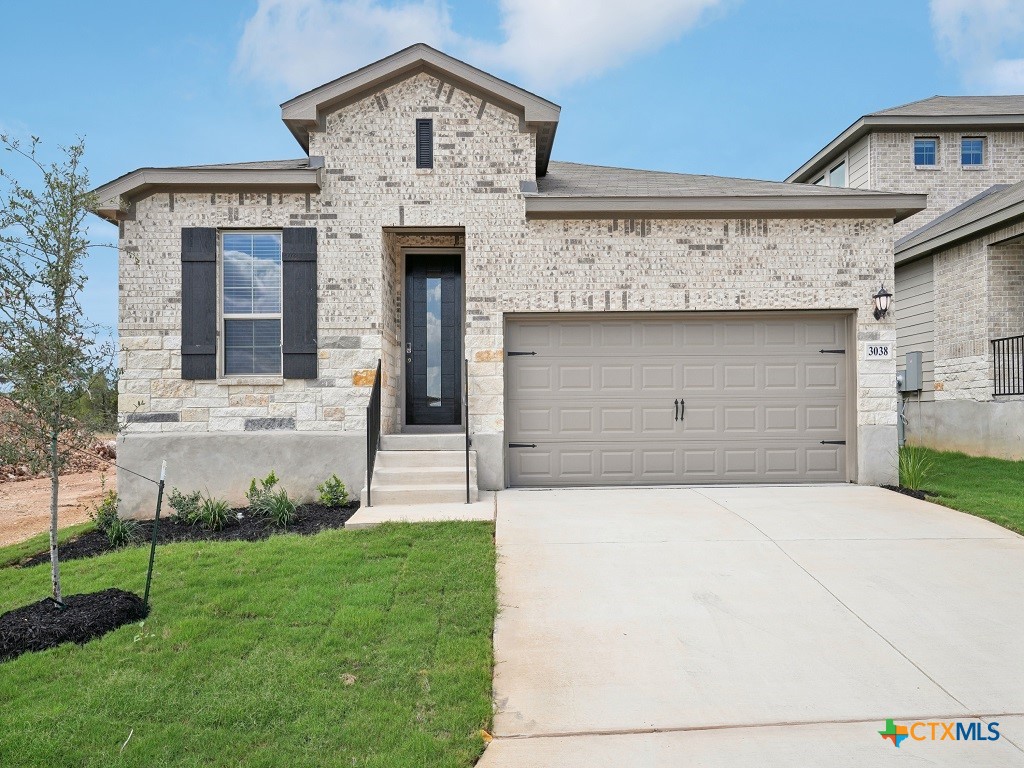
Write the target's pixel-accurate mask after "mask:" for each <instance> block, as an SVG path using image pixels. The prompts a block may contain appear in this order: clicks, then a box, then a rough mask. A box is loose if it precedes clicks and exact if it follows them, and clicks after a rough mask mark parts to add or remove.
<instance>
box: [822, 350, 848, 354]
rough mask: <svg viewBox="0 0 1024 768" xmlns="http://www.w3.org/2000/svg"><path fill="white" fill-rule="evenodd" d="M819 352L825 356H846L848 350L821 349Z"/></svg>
mask: <svg viewBox="0 0 1024 768" xmlns="http://www.w3.org/2000/svg"><path fill="white" fill-rule="evenodd" d="M818 352H820V353H821V354H823V355H845V354H846V350H845V349H819V350H818Z"/></svg>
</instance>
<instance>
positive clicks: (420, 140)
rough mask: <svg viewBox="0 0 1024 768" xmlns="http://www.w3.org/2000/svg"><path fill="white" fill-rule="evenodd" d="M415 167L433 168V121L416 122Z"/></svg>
mask: <svg viewBox="0 0 1024 768" xmlns="http://www.w3.org/2000/svg"><path fill="white" fill-rule="evenodd" d="M416 167H417V168H433V167H434V121H433V120H429V119H427V120H417V121H416Z"/></svg>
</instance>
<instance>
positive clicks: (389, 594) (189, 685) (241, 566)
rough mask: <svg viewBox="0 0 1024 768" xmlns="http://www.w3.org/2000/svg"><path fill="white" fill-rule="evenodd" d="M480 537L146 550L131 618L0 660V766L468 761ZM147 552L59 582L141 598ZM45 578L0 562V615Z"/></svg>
mask: <svg viewBox="0 0 1024 768" xmlns="http://www.w3.org/2000/svg"><path fill="white" fill-rule="evenodd" d="M493 533H494V531H493V526H492V525H491V524H488V523H435V524H420V525H386V526H381V527H378V528H372V529H368V530H357V531H346V530H337V531H328V532H324V533H321V534H319V535H317V536H312V537H305V536H291V535H284V536H273V537H271V538H270V539H268V540H266V541H262V542H258V543H235V542H218V543H212V542H195V543H188V544H173V545H167V546H162V547H160V548H159V549H158V550H157V568H156V574H155V576H154V584H153V612H152V613H151V615H150V617H149V619H148V620H147V621H146V623H145V626H144V627H140V625H139V624H132V625H129V626H126V627H122V628H121V629H119V630H117V631H115V632H112V633H110V634H108V635H106V636H104V637H102V638H99V639H97V640H94V641H93V642H91V643H88V644H87V645H85V646H75V645H65V646H61V647H59V648H55V649H52V650H50V651H46V652H44V653H35V654H25V655H23V656H21V657H19V658H17V659H15V660H13V661H11V662H7V663H4V664H0V702H2V706H0V764H3V765H15V764H16V765H19V766H48V767H51V766H52V767H56V766H154V765H159V766H165V765H168V766H170V765H174V766H247V767H248V766H283V765H287V766H290V767H291V766H317V767H318V768H319V767H320V766H345V768H353V766H356V767H362V766H372V767H374V768H376V767H380V768H383V767H384V766H388V767H391V766H393V767H394V768H407V767H408V766H469V765H472V764H473V763H474V762H475V760H476V759H477V757H478V756H479V754H480V752H481V751H482V748H483V743H482V741H481V738H480V735H479V730H480V729H481V728H487V727H488V726H489V723H490V720H491V693H490V692H491V672H492V651H491V634H492V630H493V623H494V614H495V607H496V597H495V578H494V558H495V556H494V546H493ZM147 556H148V548H145V547H139V548H131V549H127V550H122V551H119V552H115V553H112V554H109V555H103V556H100V557H96V558H91V559H85V560H74V561H69V562H67V563H65V564H64V566H63V574H64V591H65V594H75V593H79V592H89V591H94V590H99V589H103V588H106V587H110V586H116V587H121V588H123V589H129V590H133V591H135V592H138V593H139V594H141V593H142V589H143V586H144V580H145V566H146V559H147ZM47 589H48V568H47V566H45V565H43V566H36V567H33V568H24V569H18V568H9V569H4V570H2V571H0V613H3V612H4V611H7V610H10V609H11V608H14V607H17V606H20V605H24V604H26V603H29V602H32V601H35V600H39V599H40V598H42V597H45V596H46V594H47ZM129 733H132V738H131V740H130V741H129V742H128V744H127V746H125V747H124V751H123V753H122V752H121V751H120V750H121V745H122V743H123V742H124V741H125V739H127V738H128V735H129Z"/></svg>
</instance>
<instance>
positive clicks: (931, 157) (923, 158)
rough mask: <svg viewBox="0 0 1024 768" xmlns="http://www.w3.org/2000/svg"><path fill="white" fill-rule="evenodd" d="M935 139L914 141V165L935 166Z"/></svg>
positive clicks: (936, 144) (937, 144) (936, 146)
mask: <svg viewBox="0 0 1024 768" xmlns="http://www.w3.org/2000/svg"><path fill="white" fill-rule="evenodd" d="M938 146H939V142H938V140H937V139H914V165H936V152H937V149H938Z"/></svg>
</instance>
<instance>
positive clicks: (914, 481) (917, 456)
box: [900, 445, 934, 491]
mask: <svg viewBox="0 0 1024 768" xmlns="http://www.w3.org/2000/svg"><path fill="white" fill-rule="evenodd" d="M933 467H934V462H933V461H932V459H931V457H930V456H929V455H928V452H927V451H926V450H925V449H924V448H921V447H920V446H916V445H905V446H903V447H902V448H900V485H902V486H903V487H904V488H909V489H910V490H912V491H920V490H921V488H922V487H923V486H924V485H925V483H927V482H928V478H929V477H931V473H932V468H933Z"/></svg>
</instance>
